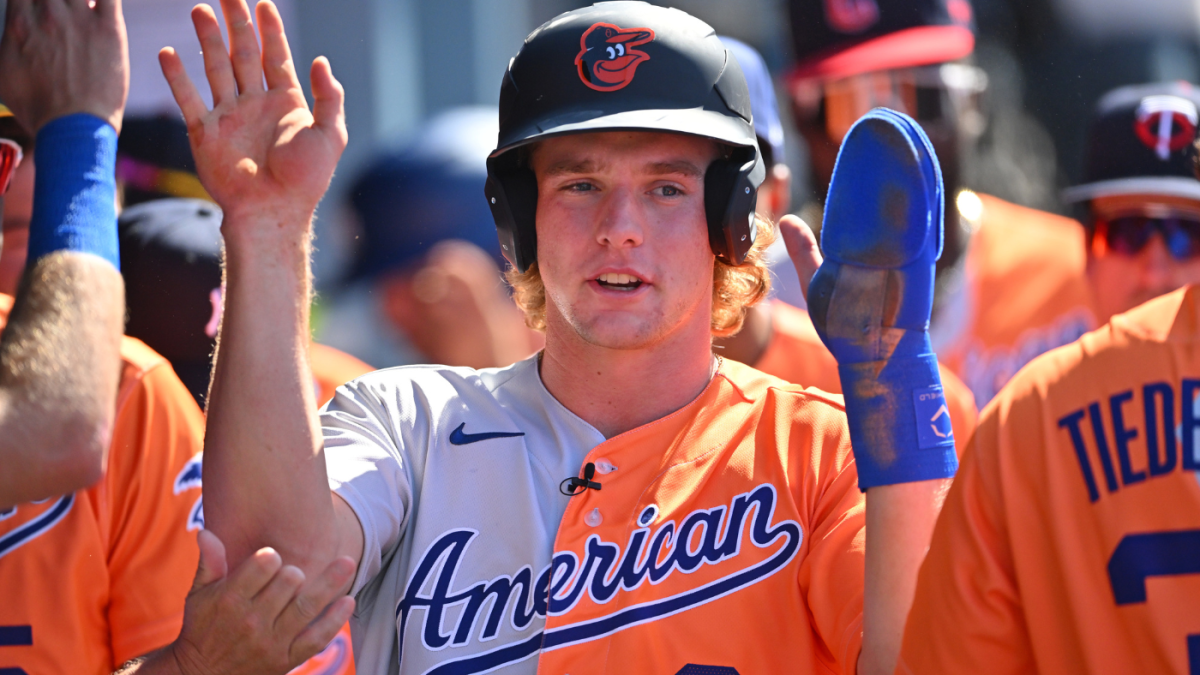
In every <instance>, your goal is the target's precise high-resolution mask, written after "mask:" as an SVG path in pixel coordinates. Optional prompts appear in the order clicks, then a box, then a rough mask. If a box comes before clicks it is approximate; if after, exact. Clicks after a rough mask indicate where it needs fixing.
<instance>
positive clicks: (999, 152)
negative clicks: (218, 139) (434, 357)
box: [0, 0, 1200, 365]
mask: <svg viewBox="0 0 1200 675" xmlns="http://www.w3.org/2000/svg"><path fill="white" fill-rule="evenodd" d="M277 2H278V4H279V5H280V9H281V12H282V14H283V17H284V21H285V23H286V25H287V28H288V34H289V36H290V38H291V40H292V50H293V52H294V54H295V56H296V61H297V65H298V70H300V71H301V73H302V78H301V79H302V80H305V81H306V84H307V77H306V76H304V75H303V74H304V73H305V72H306V65H307V64H309V63H311V61H312V59H313V58H314V57H315V56H317V55H321V54H323V55H326V56H328V57H329V59H330V61H331V62H332V64H333V69H334V73H335V74H336V75H337V77H338V78H339V79H340V80H341V81H342V83H343V84H344V85H345V88H346V92H347V98H346V113H347V121H348V126H349V130H350V144H349V146H348V148H347V149H346V152H345V155H344V157H343V160H342V163H341V165H340V167H339V169H338V173H337V175H336V176H335V178H334V181H333V185H332V188H331V190H330V192H329V194H328V195H327V196H326V198H325V200H324V202H323V203H322V205H321V207H320V211H319V213H318V222H317V241H316V249H317V250H316V254H315V261H314V262H315V274H316V280H317V288H318V290H319V292H320V294H321V295H320V300H319V303H318V304H319V308H318V311H317V312H316V313H315V315H314V316H315V322H316V329H317V334H318V337H321V336H322V335H324V334H327V333H329V332H330V330H327V329H328V327H329V326H330V325H331V322H332V323H338V321H337V319H338V317H339V316H341V318H343V319H346V320H350V319H352V313H350V314H346V313H344V312H343V313H342V314H341V315H339V314H338V312H336V311H333V310H334V309H336V308H337V306H338V305H353V304H354V302H353V298H354V297H355V293H357V294H358V296H360V297H359V304H362V303H363V302H368V303H369V302H372V301H371V300H370V298H371V297H373V296H374V295H376V294H378V293H380V292H381V291H380V289H381V288H382V286H380V285H379V284H374V285H372V284H369V283H364V282H363V278H364V275H363V274H362V273H361V271H362V268H363V266H364V264H367V263H364V255H365V253H364V251H363V249H364V247H374V248H375V250H374V255H375V256H376V257H379V256H384V257H386V255H387V249H386V246H387V245H389V244H387V242H384V243H379V242H377V241H374V240H369V239H365V238H364V237H369V236H370V233H371V231H372V228H373V227H374V228H375V230H378V229H379V227H378V225H379V224H378V223H376V224H374V225H372V224H371V223H364V222H363V219H364V217H367V218H370V217H371V215H370V214H371V213H374V212H378V211H379V209H381V208H382V209H386V208H389V207H388V206H387V205H383V206H380V205H379V204H376V205H375V206H369V205H368V206H363V204H359V205H358V206H355V203H354V200H353V199H352V197H353V195H352V194H351V192H352V190H353V189H354V186H356V185H357V186H360V187H361V186H363V185H368V186H369V185H372V184H375V185H377V186H378V185H379V184H380V182H379V181H380V180H381V179H379V177H378V176H376V177H375V178H376V180H375V181H374V183H372V182H371V180H367V179H369V178H371V177H370V176H366V175H365V172H368V170H369V169H370V168H371V167H375V168H376V169H380V166H381V165H380V164H379V162H380V161H381V160H380V157H381V156H385V155H388V153H392V154H393V155H396V156H400V155H405V153H409V154H411V152H412V146H413V144H414V142H415V137H416V136H417V135H419V134H421V133H427V132H428V127H427V126H426V125H428V124H430V123H431V122H430V121H431V120H435V118H437V116H438V115H439V114H441V113H445V112H447V111H451V110H453V109H458V108H459V107H461V106H472V105H473V106H489V107H491V106H495V104H496V100H497V96H498V92H499V85H500V80H501V76H502V75H503V72H504V69H505V67H506V65H507V63H508V60H509V59H510V58H511V57H512V56H513V55H514V54H515V53H516V51H517V50H518V48H519V47H520V45H521V41H522V40H523V38H524V37H525V35H527V34H528V33H529V32H530V31H532V30H533V29H534V28H535V27H537V26H538V25H540V24H541V23H543V22H545V21H547V20H549V19H550V18H552V17H554V16H555V15H557V14H559V13H561V12H563V11H566V10H569V9H573V8H576V7H579V6H583V5H585V4H590V3H585V2H576V1H574V0H437V1H436V2H434V1H429V0H427V1H424V2H420V1H418V0H338V1H337V2H329V1H328V0H277ZM192 4H193V3H192V1H191V0H125V2H124V7H125V14H126V21H127V24H128V30H129V39H130V56H131V66H132V72H131V91H130V100H129V109H128V112H127V115H128V116H129V117H143V118H154V117H156V116H166V117H170V118H177V116H178V112H177V110H175V106H174V103H173V101H172V100H171V97H170V93H169V91H168V89H167V87H166V84H165V82H164V81H163V79H162V76H161V74H160V72H159V69H158V63H157V58H156V54H157V52H158V50H159V49H160V48H161V47H163V46H165V45H171V46H174V47H176V49H177V50H178V51H179V52H180V53H181V55H183V56H184V58H185V62H186V63H187V65H188V68H189V70H190V72H191V74H192V77H193V78H194V79H195V80H197V81H201V80H202V79H203V67H202V63H201V57H200V53H199V47H198V44H197V43H196V39H195V36H194V34H193V33H192V29H191V25H190V21H189V10H190V8H191V6H192ZM214 4H215V3H214ZM658 4H670V5H673V6H677V7H679V8H680V9H683V10H685V11H687V12H689V13H692V14H694V15H696V16H698V17H700V18H701V19H704V20H705V21H707V22H708V23H710V24H711V25H712V26H714V27H715V28H716V30H717V31H718V32H719V33H721V34H723V35H728V36H732V37H735V38H739V39H741V40H743V41H744V42H746V43H749V44H750V45H752V46H754V47H756V48H757V49H758V50H759V51H760V52H761V53H762V55H763V57H764V58H765V60H766V63H767V65H768V67H769V69H770V71H771V73H772V75H773V76H774V77H775V78H776V87H777V88H778V89H779V90H780V91H779V93H780V95H779V101H780V102H781V104H783V105H781V108H782V110H781V112H782V114H783V115H784V117H785V119H784V125H783V126H784V129H785V130H786V134H787V138H786V147H787V154H788V164H789V165H790V166H791V168H792V181H793V186H792V195H793V198H792V201H791V203H792V205H793V207H794V208H797V209H798V208H800V206H801V205H803V204H805V203H807V202H810V201H811V198H812V196H813V195H814V194H816V192H817V191H816V190H815V189H814V186H813V185H811V180H810V176H809V175H808V170H807V166H808V162H807V161H806V148H805V146H804V142H803V139H801V138H800V137H799V135H798V134H797V133H796V131H795V127H794V125H792V124H791V123H790V120H788V119H787V117H788V115H789V113H790V111H789V106H788V105H787V104H786V102H787V101H788V100H789V97H788V96H787V95H786V93H785V92H784V91H783V90H782V84H781V76H782V74H783V73H785V72H786V71H787V69H788V67H789V65H790V62H791V55H790V52H791V45H790V41H791V36H790V27H789V20H788V10H787V2H786V1H785V0H674V2H668V3H658ZM3 5H4V2H3V0H0V8H2V7H3ZM972 5H973V7H974V10H975V18H976V27H977V43H976V49H975V53H974V55H973V56H972V57H970V60H971V61H973V63H974V64H975V65H977V66H979V67H981V68H982V69H983V70H984V71H986V73H987V76H988V85H987V90H986V92H985V93H984V94H983V100H982V101H981V104H980V109H981V111H982V113H983V116H984V118H985V119H984V125H985V126H984V131H983V134H982V136H981V139H980V148H981V152H979V153H978V157H977V158H976V160H975V161H973V162H972V163H971V164H970V165H968V166H964V167H963V168H962V173H963V176H962V183H963V185H964V187H969V188H983V189H986V190H987V191H988V192H989V193H990V194H993V195H996V196H998V197H1001V198H1004V199H1008V200H1010V201H1013V202H1016V203H1019V204H1022V205H1026V206H1031V207H1035V208H1039V209H1044V210H1048V211H1054V212H1060V213H1061V212H1064V208H1063V207H1062V206H1061V203H1060V200H1059V198H1058V197H1059V191H1060V190H1061V189H1062V188H1063V187H1065V186H1067V185H1071V184H1072V183H1075V182H1078V179H1079V174H1080V170H1081V164H1082V152H1083V141H1084V133H1085V130H1086V121H1087V118H1088V115H1089V113H1090V111H1091V110H1092V108H1093V106H1094V105H1095V102H1096V101H1097V100H1098V98H1099V97H1100V95H1101V94H1102V93H1104V92H1105V91H1107V90H1109V89H1111V88H1113V87H1116V86H1119V85H1123V84H1131V83H1139V82H1152V81H1169V80H1187V81H1190V82H1197V81H1198V80H1200V0H1136V1H1135V0H972ZM218 13H219V12H218ZM200 88H201V90H205V89H206V87H203V86H202V87H200ZM306 88H307V87H306ZM485 116H486V115H485ZM435 126H436V125H435ZM443 126H444V125H443ZM422 130H424V131H422ZM473 133H474V132H473ZM476 135H477V136H479V137H481V138H483V140H482V141H480V142H479V143H477V145H480V144H481V145H480V148H481V149H476V150H466V152H479V153H483V154H486V147H485V146H486V145H487V137H488V132H483V133H482V134H476ZM147 138H149V137H147ZM151 145H152V146H154V147H155V148H157V147H159V146H160V145H162V144H161V143H159V142H158V141H154V142H152V143H151ZM447 152H452V153H453V152H458V150H453V151H447ZM482 161H483V159H482V157H479V158H478V160H477V164H476V165H474V169H473V170H474V171H476V173H478V171H479V170H481V169H482ZM183 168H187V167H183ZM385 169H386V167H384V169H380V170H385ZM405 170H410V169H405ZM397 175H399V174H397ZM364 180H365V181H366V182H363V181H364ZM384 183H386V181H384ZM377 189H379V188H378V187H377ZM382 189H383V191H384V192H385V193H386V192H387V189H386V187H385V188H382ZM462 198H463V199H470V198H471V197H470V196H469V195H467V196H464V197H462ZM478 199H479V201H480V203H481V204H482V201H483V197H482V193H480V194H479V196H478ZM372 208H374V209H375V211H371V209H372ZM364 209H365V210H364ZM478 213H483V214H484V216H483V217H484V219H485V220H484V221H483V226H484V227H487V226H489V225H490V223H489V222H488V221H487V220H486V210H479V211H478ZM385 229H386V228H385ZM492 243H493V244H494V242H492ZM390 245H399V244H395V243H394V242H393V244H390ZM403 245H410V244H403ZM488 252H489V253H495V252H494V251H488ZM368 276H369V275H368ZM410 276H412V275H410ZM418 276H419V275H418ZM418 281H419V279H418ZM426 286H428V284H426ZM416 287H417V288H418V290H420V289H421V288H424V287H422V286H421V284H420V283H418V284H417V285H416ZM355 288H357V291H356V290H355ZM363 298H367V300H363ZM331 330H332V332H333V333H336V332H337V330H336V328H335V329H331ZM355 330H357V328H353V327H349V326H348V327H346V328H344V329H342V332H353V331H355ZM381 330H386V329H381ZM331 341H332V342H333V343H335V344H341V345H343V346H344V347H345V348H346V349H347V351H351V352H352V353H354V352H355V351H359V353H358V354H356V355H358V356H360V357H361V358H365V359H367V360H368V361H370V362H372V363H373V365H389V364H392V363H400V362H405V361H406V360H409V359H411V358H414V357H412V356H411V354H410V352H411V351H412V349H411V345H406V344H404V343H405V339H404V338H403V337H397V339H396V345H395V346H394V347H395V348H394V349H392V350H391V352H389V353H386V354H383V353H381V354H367V353H362V352H361V351H360V350H358V349H356V348H355V347H354V345H353V344H352V343H353V342H354V339H353V336H341V337H338V336H336V335H334V336H333V337H332V338H331ZM406 350H407V351H406ZM426 351H427V350H426Z"/></svg>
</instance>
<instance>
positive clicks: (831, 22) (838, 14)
mask: <svg viewBox="0 0 1200 675" xmlns="http://www.w3.org/2000/svg"><path fill="white" fill-rule="evenodd" d="M788 7H789V10H790V14H791V21H792V43H793V48H794V52H795V57H796V65H795V67H794V68H793V69H792V71H791V72H790V73H789V74H788V78H789V79H824V80H830V79H838V78H842V77H849V76H851V75H858V74H860V73H868V72H872V71H877V70H891V69H894V68H910V67H913V66H924V65H930V64H934V63H943V62H945V61H953V60H955V59H960V58H962V57H964V56H966V55H968V54H970V53H971V51H972V50H974V48H975V32H974V13H973V12H972V11H971V5H970V3H969V2H968V1H967V0H791V1H790V2H789V3H788Z"/></svg>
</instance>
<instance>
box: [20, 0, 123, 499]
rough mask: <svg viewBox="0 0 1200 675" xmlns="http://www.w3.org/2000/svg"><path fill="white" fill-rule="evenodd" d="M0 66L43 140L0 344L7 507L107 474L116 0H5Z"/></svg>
mask: <svg viewBox="0 0 1200 675" xmlns="http://www.w3.org/2000/svg"><path fill="white" fill-rule="evenodd" d="M0 73H4V76H3V77H0V100H3V101H4V103H5V104H6V105H7V106H8V107H9V108H10V109H11V110H12V111H13V113H14V115H15V116H16V118H17V119H18V121H20V123H21V125H22V126H23V127H24V128H25V129H26V130H27V131H28V132H29V133H31V134H34V135H36V136H37V137H38V149H37V152H38V155H37V184H36V188H35V189H36V193H35V198H34V210H33V218H32V222H31V224H30V252H29V264H28V268H27V269H26V274H25V277H24V279H23V281H22V284H21V289H20V291H19V292H18V294H17V298H16V302H15V305H14V307H13V312H12V315H11V317H10V320H9V322H8V327H7V329H6V330H5V331H4V335H3V339H2V340H0V466H3V467H4V470H3V471H0V510H3V509H5V508H7V507H10V506H13V505H15V504H19V503H23V502H27V501H32V500H36V499H44V498H48V497H52V496H55V495H61V494H65V493H70V492H73V491H75V490H77V489H80V488H84V487H87V486H88V485H91V484H92V483H94V482H95V481H96V480H98V479H99V478H100V476H101V475H102V473H103V468H104V458H105V452H106V450H107V448H108V443H109V435H110V433H111V429H112V423H113V415H114V407H115V406H114V403H115V398H116V394H117V382H118V379H119V376H120V367H121V365H120V364H121V360H120V352H119V350H120V337H121V333H122V332H123V321H124V312H125V293H124V286H123V284H122V281H121V274H120V272H118V271H117V269H116V267H115V264H114V263H115V258H116V214H115V207H116V195H115V184H114V178H113V176H114V163H115V159H116V158H115V151H116V132H117V130H119V129H120V126H121V118H122V115H123V113H124V108H125V96H126V91H127V90H128V81H129V57H128V49H127V45H126V38H125V24H124V19H123V18H122V16H121V6H120V0H97V2H96V3H95V5H94V7H92V6H89V3H79V2H67V1H66V0H44V1H43V2H37V3H35V2H34V1H33V0H9V2H8V9H7V15H6V17H5V29H4V37H3V40H2V41H0ZM68 206H69V207H70V208H69V209H68Z"/></svg>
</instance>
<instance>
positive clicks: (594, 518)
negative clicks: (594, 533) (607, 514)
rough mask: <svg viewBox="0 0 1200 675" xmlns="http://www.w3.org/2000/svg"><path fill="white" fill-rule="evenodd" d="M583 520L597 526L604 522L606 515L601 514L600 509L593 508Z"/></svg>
mask: <svg viewBox="0 0 1200 675" xmlns="http://www.w3.org/2000/svg"><path fill="white" fill-rule="evenodd" d="M583 522H585V523H587V524H588V525H590V526H592V527H596V526H597V525H599V524H600V523H603V522H604V516H602V515H600V509H592V510H591V511H589V512H588V514H587V515H586V516H584V517H583Z"/></svg>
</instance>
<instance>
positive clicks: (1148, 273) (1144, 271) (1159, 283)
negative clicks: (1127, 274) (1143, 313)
mask: <svg viewBox="0 0 1200 675" xmlns="http://www.w3.org/2000/svg"><path fill="white" fill-rule="evenodd" d="M1138 262H1139V264H1140V269H1139V270H1138V273H1139V275H1140V278H1141V282H1142V287H1143V288H1145V289H1148V290H1153V291H1158V292H1166V291H1169V290H1172V288H1171V283H1172V279H1174V277H1175V267H1176V262H1175V258H1174V257H1172V256H1171V252H1170V251H1168V250H1167V243H1166V241H1165V240H1164V239H1163V234H1162V232H1155V233H1154V234H1153V235H1151V236H1150V241H1149V242H1147V243H1146V248H1145V249H1144V250H1142V252H1141V253H1140V254H1139V255H1138Z"/></svg>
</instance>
